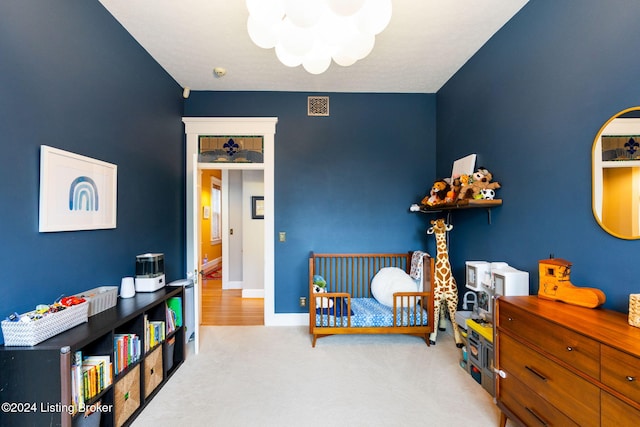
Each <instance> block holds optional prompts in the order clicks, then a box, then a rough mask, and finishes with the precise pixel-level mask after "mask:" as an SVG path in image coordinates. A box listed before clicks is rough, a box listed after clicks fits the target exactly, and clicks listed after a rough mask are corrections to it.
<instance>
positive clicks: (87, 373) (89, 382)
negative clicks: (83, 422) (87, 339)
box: [71, 350, 113, 414]
mask: <svg viewBox="0 0 640 427" xmlns="http://www.w3.org/2000/svg"><path fill="white" fill-rule="evenodd" d="M112 368H113V365H112V363H111V356H109V355H104V356H103V355H91V356H84V357H83V356H82V351H80V350H78V351H76V352H75V353H74V355H73V360H72V365H71V402H72V404H73V413H74V414H75V413H76V412H78V411H79V409H80V408H82V407H84V405H85V402H87V401H89V400H91V399H92V398H94V397H95V396H97V395H98V394H99V393H100V392H102V390H104V389H105V388H107V387H109V386H110V385H111V384H113V369H112Z"/></svg>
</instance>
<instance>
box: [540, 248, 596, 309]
mask: <svg viewBox="0 0 640 427" xmlns="http://www.w3.org/2000/svg"><path fill="white" fill-rule="evenodd" d="M538 269H539V273H540V288H539V289H538V297H539V298H543V299H550V300H556V301H561V302H565V303H567V304H573V305H578V306H581V307H587V308H596V307H599V306H601V305H602V304H604V302H605V300H606V297H605V295H604V292H602V291H601V290H600V289H596V288H584V287H578V286H575V285H573V284H572V283H571V281H570V278H569V275H570V274H571V263H570V262H569V261H567V260H564V259H561V258H550V259H543V260H540V261H539V262H538Z"/></svg>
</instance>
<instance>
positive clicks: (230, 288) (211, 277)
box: [199, 169, 264, 326]
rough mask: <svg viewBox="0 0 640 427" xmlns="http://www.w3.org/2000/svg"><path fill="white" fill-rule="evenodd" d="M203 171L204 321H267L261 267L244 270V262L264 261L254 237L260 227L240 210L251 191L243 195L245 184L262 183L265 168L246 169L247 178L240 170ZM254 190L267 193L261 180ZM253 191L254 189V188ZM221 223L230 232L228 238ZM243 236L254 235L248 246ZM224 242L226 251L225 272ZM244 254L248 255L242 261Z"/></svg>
mask: <svg viewBox="0 0 640 427" xmlns="http://www.w3.org/2000/svg"><path fill="white" fill-rule="evenodd" d="M200 174H201V182H202V190H201V195H200V200H201V205H202V218H201V221H200V229H201V234H200V243H199V245H200V257H201V259H202V267H201V270H202V274H201V276H200V277H201V281H202V325H203V326H257V325H264V303H263V296H264V295H263V284H262V282H263V277H262V269H260V270H259V271H258V272H256V277H253V276H252V275H251V274H246V273H245V272H244V271H243V270H244V266H245V265H255V264H260V263H263V261H264V254H263V250H262V247H261V246H262V245H257V246H258V247H257V248H256V247H255V246H256V244H255V243H256V242H255V238H254V237H252V236H253V235H255V234H256V232H255V230H252V228H251V225H252V224H248V222H253V221H252V220H251V219H250V218H249V216H248V215H245V214H243V212H242V211H243V206H242V204H243V202H244V203H247V202H248V201H249V200H248V195H245V194H243V193H244V192H245V191H243V190H244V187H245V185H242V184H243V183H244V182H245V181H248V180H249V178H250V177H251V176H253V177H255V179H257V180H259V181H260V183H261V182H262V181H263V177H262V171H248V172H247V175H249V176H247V177H244V178H243V174H244V173H243V171H241V170H232V171H228V170H225V171H222V170H220V169H202V170H200ZM223 180H224V185H223ZM258 184H259V183H258ZM255 185H256V184H254V185H253V186H255ZM247 186H248V184H247ZM223 189H224V191H223ZM254 191H255V192H258V193H259V194H260V195H262V194H263V189H262V186H261V185H259V186H258V188H257V189H255V190H254ZM249 193H251V194H253V191H249ZM223 213H224V215H223ZM223 217H224V221H223ZM257 225H261V224H260V223H258V224H257ZM223 227H224V228H226V229H227V230H228V231H229V233H227V234H225V236H226V238H225V239H224V240H223V233H222V229H223ZM254 227H255V224H254ZM259 231H260V229H259V230H258V232H259ZM245 237H249V238H250V240H252V241H249V242H247V244H248V247H247V248H246V250H245V248H244V242H243V240H244V238H245ZM223 247H224V248H225V250H224V254H225V256H226V262H224V264H225V265H226V268H225V269H224V271H223V268H222V265H223V262H222V257H223V250H222V248H223ZM244 257H246V258H247V259H246V260H244V259H243V258H244ZM252 270H254V269H252Z"/></svg>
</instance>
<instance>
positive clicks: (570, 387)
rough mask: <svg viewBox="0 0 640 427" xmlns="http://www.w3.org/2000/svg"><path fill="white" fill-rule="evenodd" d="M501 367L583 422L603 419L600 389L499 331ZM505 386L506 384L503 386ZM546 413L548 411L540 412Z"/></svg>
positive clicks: (590, 423) (508, 374)
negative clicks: (601, 416)
mask: <svg viewBox="0 0 640 427" xmlns="http://www.w3.org/2000/svg"><path fill="white" fill-rule="evenodd" d="M498 340H499V355H498V357H499V359H498V360H499V363H500V366H499V369H500V370H502V371H504V372H505V373H506V376H507V379H509V378H510V377H515V378H516V379H517V380H519V381H520V382H522V383H524V384H526V385H527V387H528V388H529V389H530V390H531V393H533V394H536V395H539V396H541V397H542V398H544V400H546V401H547V402H550V403H552V404H553V406H555V407H556V408H557V409H558V410H560V411H561V412H563V413H564V414H566V415H567V416H568V417H569V418H571V419H572V420H574V421H575V422H576V423H578V424H579V425H581V426H597V425H599V422H600V389H599V388H598V387H597V386H595V385H594V384H591V383H589V382H588V381H586V380H585V379H583V378H581V377H579V376H578V375H576V374H574V373H572V372H571V371H569V370H567V369H565V368H563V367H562V366H560V365H558V364H557V363H555V362H552V361H551V360H549V359H547V358H546V357H545V356H543V355H542V354H540V353H538V352H536V351H535V350H532V349H530V348H528V347H527V346H525V345H523V344H521V343H520V342H518V341H516V340H515V339H513V338H511V337H510V336H508V335H506V334H499V335H498ZM501 387H502V386H501ZM502 391H503V390H501V393H500V394H501V395H502V394H503V393H502ZM539 414H540V415H545V414H546V412H541V413H539Z"/></svg>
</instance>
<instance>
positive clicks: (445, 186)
mask: <svg viewBox="0 0 640 427" xmlns="http://www.w3.org/2000/svg"><path fill="white" fill-rule="evenodd" d="M498 188H500V183H499V182H495V181H493V175H492V174H491V172H489V170H488V169H487V168H484V167H479V168H478V169H476V171H475V172H474V173H473V174H471V175H460V176H455V177H453V180H452V179H449V178H447V179H438V180H436V181H435V182H434V183H433V185H432V186H431V189H430V190H429V194H428V195H426V196H425V197H424V198H423V199H422V201H421V202H420V205H421V206H427V207H433V206H439V205H446V204H455V203H457V202H458V201H460V200H493V199H495V197H496V190H497V189H498ZM414 207H417V208H418V209H419V207H418V206H412V209H411V210H418V209H415V208H414Z"/></svg>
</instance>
